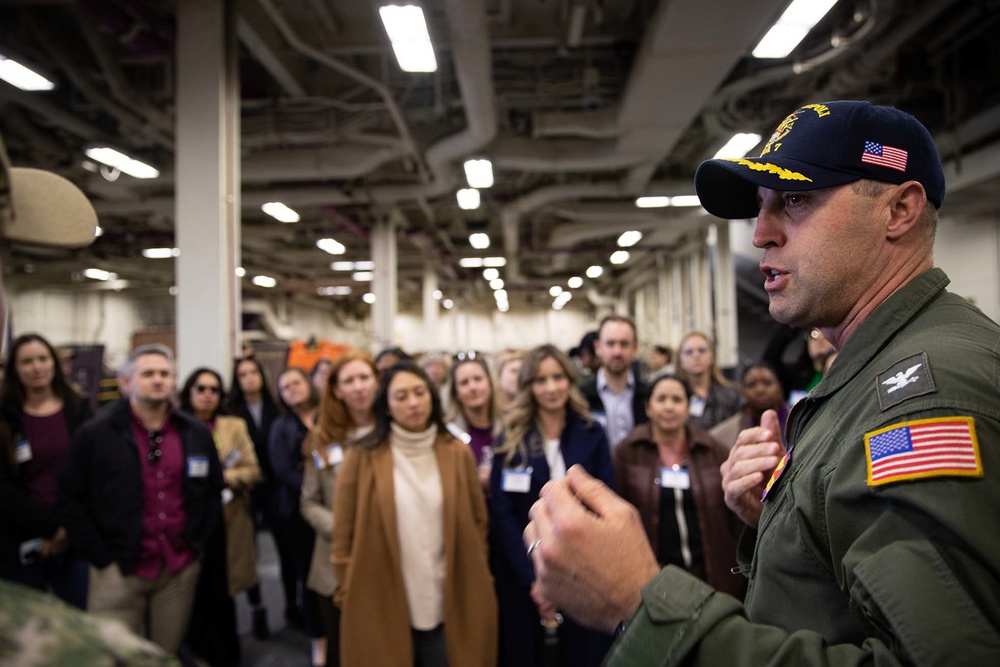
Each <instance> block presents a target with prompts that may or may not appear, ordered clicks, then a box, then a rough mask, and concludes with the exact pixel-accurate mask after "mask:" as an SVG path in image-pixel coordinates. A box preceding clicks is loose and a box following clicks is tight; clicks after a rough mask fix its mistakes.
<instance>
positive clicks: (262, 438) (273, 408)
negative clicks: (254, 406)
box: [230, 401, 281, 482]
mask: <svg viewBox="0 0 1000 667" xmlns="http://www.w3.org/2000/svg"><path fill="white" fill-rule="evenodd" d="M261 405H262V406H263V409H262V410H261V418H260V422H261V423H260V428H257V423H256V422H254V420H253V415H251V414H250V410H249V409H247V404H246V403H239V404H236V405H234V406H232V408H231V410H230V412H231V414H233V415H235V416H237V417H242V418H243V421H245V422H246V423H247V429H248V430H249V431H250V439H251V440H253V449H254V453H255V454H257V463H258V464H260V473H261V476H262V477H263V478H264V481H265V482H273V481H274V469H273V468H272V467H271V454H270V453H269V452H268V449H267V439H268V436H269V435H270V434H271V425H272V424H274V420H275V419H277V418H278V417H279V416H280V415H281V410H280V409H279V408H278V404H277V403H275V402H274V401H263V402H262V403H261Z"/></svg>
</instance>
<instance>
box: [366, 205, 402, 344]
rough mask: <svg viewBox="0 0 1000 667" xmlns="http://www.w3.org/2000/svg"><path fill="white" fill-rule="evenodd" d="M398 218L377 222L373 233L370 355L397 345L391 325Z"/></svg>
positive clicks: (394, 304)
mask: <svg viewBox="0 0 1000 667" xmlns="http://www.w3.org/2000/svg"><path fill="white" fill-rule="evenodd" d="M399 215H401V214H400V213H399V212H398V211H393V212H392V214H391V215H389V216H388V217H387V218H385V219H381V220H378V221H377V222H376V223H375V226H374V228H373V229H372V236H371V240H372V261H374V262H375V279H374V280H373V281H372V292H373V293H374V294H375V303H374V304H372V341H371V343H372V351H373V352H378V351H380V350H382V349H383V348H386V347H392V346H393V345H395V344H396V336H395V333H394V331H393V325H394V322H395V319H396V301H397V296H396V295H397V292H396V273H397V271H396V220H397V216H399Z"/></svg>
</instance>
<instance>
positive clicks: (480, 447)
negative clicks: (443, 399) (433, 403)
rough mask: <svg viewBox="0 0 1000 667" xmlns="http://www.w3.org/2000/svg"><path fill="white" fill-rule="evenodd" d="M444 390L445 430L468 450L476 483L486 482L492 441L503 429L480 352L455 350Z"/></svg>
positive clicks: (494, 394) (490, 465)
mask: <svg viewBox="0 0 1000 667" xmlns="http://www.w3.org/2000/svg"><path fill="white" fill-rule="evenodd" d="M449 373H450V380H449V382H448V392H449V397H450V399H451V400H450V401H449V402H448V403H449V406H450V408H449V411H448V412H449V414H448V424H447V426H448V430H449V431H450V432H451V434H452V435H453V436H455V437H456V438H458V439H459V440H461V441H462V442H464V443H465V444H467V445H468V446H469V447H470V448H471V449H472V455H473V456H474V457H475V459H476V467H477V468H478V469H479V483H480V484H481V485H482V486H483V487H484V488H487V489H488V488H489V485H490V469H491V468H492V466H493V443H494V441H495V440H496V438H497V436H498V435H499V434H500V431H501V430H503V420H502V419H501V418H500V405H499V402H498V400H497V398H498V397H497V392H496V390H495V389H494V386H493V375H492V374H491V373H490V368H489V366H487V365H486V359H485V358H484V357H483V355H482V354H480V353H479V352H475V351H470V352H459V353H458V354H456V355H455V358H454V359H453V360H452V364H451V370H450V371H449Z"/></svg>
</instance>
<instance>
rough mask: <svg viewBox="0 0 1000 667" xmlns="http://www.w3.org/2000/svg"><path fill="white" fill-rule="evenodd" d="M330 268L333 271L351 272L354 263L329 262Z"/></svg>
mask: <svg viewBox="0 0 1000 667" xmlns="http://www.w3.org/2000/svg"><path fill="white" fill-rule="evenodd" d="M330 268H331V269H332V270H334V271H353V270H354V262H331V263H330Z"/></svg>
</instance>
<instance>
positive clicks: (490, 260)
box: [483, 257, 507, 267]
mask: <svg viewBox="0 0 1000 667" xmlns="http://www.w3.org/2000/svg"><path fill="white" fill-rule="evenodd" d="M483 266H494V267H499V266H507V259H506V258H504V257H484V258H483Z"/></svg>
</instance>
